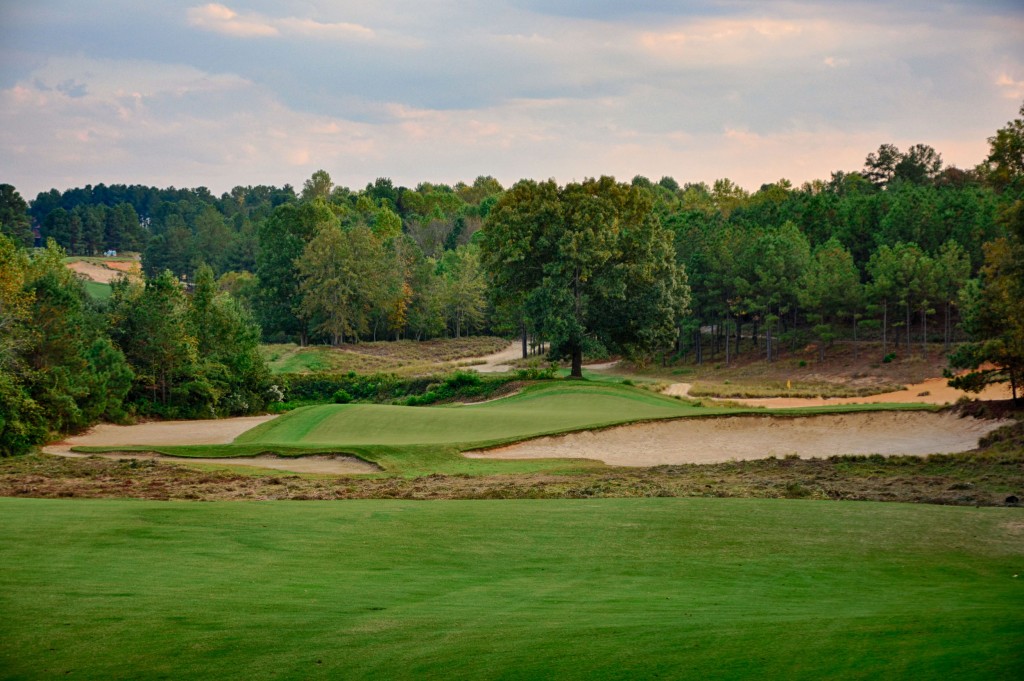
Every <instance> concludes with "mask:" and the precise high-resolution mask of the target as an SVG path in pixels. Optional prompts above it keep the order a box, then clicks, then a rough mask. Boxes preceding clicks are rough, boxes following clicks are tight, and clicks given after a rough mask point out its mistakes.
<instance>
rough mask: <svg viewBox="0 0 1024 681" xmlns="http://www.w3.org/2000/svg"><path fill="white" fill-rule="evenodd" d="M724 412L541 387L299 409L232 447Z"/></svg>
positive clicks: (605, 390) (452, 435)
mask: <svg viewBox="0 0 1024 681" xmlns="http://www.w3.org/2000/svg"><path fill="white" fill-rule="evenodd" d="M728 411H729V410H727V409H711V408H702V407H693V406H690V405H687V404H685V403H682V402H680V401H678V400H674V399H671V398H666V397H662V396H660V395H655V394H652V393H649V392H644V391H641V390H637V389H635V388H629V387H620V386H614V385H570V386H543V387H542V388H540V389H534V390H530V391H527V392H524V393H522V394H520V395H516V396H513V397H509V398H506V399H502V400H497V401H494V402H488V403H484V404H478V405H461V406H448V407H398V406H390V405H379V404H345V405H340V404H330V405H320V406H314V407H304V408H301V409H296V410H295V411H292V412H290V413H288V414H285V415H284V416H282V417H280V418H277V419H274V420H273V421H269V422H267V423H264V424H261V425H259V426H257V427H256V428H253V429H252V430H250V431H247V432H245V433H243V434H242V435H240V436H239V437H238V438H237V439H236V440H235V443H236V444H240V445H241V444H245V445H255V444H258V445H263V446H268V447H271V446H282V445H287V446H292V447H296V446H297V447H344V446H358V445H379V446H396V445H456V446H459V445H461V446H466V445H468V444H471V443H478V444H479V443H491V442H500V441H508V440H516V439H523V438H528V437H535V436H538V435H545V434H549V433H559V432H565V431H568V430H579V429H582V428H597V427H601V426H607V425H613V424H618V423H628V422H632V421H643V420H649V419H664V418H674V417H680V416H692V415H695V414H715V413H727V412H728Z"/></svg>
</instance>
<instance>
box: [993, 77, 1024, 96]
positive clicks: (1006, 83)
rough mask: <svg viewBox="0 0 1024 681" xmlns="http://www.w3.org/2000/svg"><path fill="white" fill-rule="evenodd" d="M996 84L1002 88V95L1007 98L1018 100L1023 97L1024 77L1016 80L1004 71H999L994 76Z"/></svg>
mask: <svg viewBox="0 0 1024 681" xmlns="http://www.w3.org/2000/svg"><path fill="white" fill-rule="evenodd" d="M996 85H997V86H998V87H999V88H1001V89H1002V92H1003V96H1004V97H1006V98H1007V99H1013V100H1019V99H1021V98H1024V79H1022V80H1017V79H1015V78H1013V77H1012V76H1010V75H1009V74H1006V73H1000V74H999V77H998V78H996Z"/></svg>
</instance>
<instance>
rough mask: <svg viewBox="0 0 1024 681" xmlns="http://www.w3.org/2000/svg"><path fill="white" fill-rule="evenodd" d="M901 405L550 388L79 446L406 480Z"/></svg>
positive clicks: (548, 465) (319, 409)
mask: <svg viewBox="0 0 1024 681" xmlns="http://www.w3.org/2000/svg"><path fill="white" fill-rule="evenodd" d="M893 408H908V409H921V408H926V409H927V408H931V407H928V406H926V405H870V404H869V405H837V406H835V407H813V408H807V409H787V410H775V411H772V410H765V409H758V408H735V407H723V406H714V407H705V406H694V405H693V404H691V403H689V402H687V401H681V400H677V399H674V398H671V397H665V396H663V395H659V394H655V393H652V392H649V391H646V390H642V389H639V388H634V387H630V386H625V385H616V384H611V383H592V382H577V381H566V382H552V383H542V384H539V385H535V386H532V387H531V388H529V389H527V390H525V391H523V392H522V393H520V394H518V395H513V396H511V397H507V398H504V399H501V400H495V401H492V402H486V403H481V404H476V405H449V406H444V407H403V406H394V405H379V404H345V405H339V404H329V405H318V406H310V407H301V408H299V409H295V410H293V411H291V412H288V413H287V414H284V415H282V416H280V417H278V418H276V419H274V420H272V421H268V422H266V423H264V424H261V425H259V426H257V427H255V428H253V429H251V430H249V431H247V432H245V433H243V434H242V435H240V436H239V437H238V438H236V440H235V442H234V443H232V444H228V445H196V446H141V445H140V446H134V447H75V450H76V451H82V452H102V451H111V450H112V449H113V450H121V451H124V450H145V451H157V452H161V453H165V454H171V455H175V456H186V457H231V456H253V455H256V454H261V453H266V452H273V453H277V454H280V455H282V456H302V455H306V454H316V453H325V452H326V453H348V454H353V455H355V456H358V457H361V458H363V459H365V460H367V461H371V462H374V463H376V464H378V465H380V466H381V468H382V470H383V471H384V472H385V473H387V474H400V475H405V476H417V475H427V474H430V473H445V474H449V475H451V474H460V473H464V474H495V473H524V472H538V471H577V470H581V469H589V468H594V467H599V466H600V465H601V464H598V463H595V462H587V461H582V460H575V461H567V460H551V459H548V460H543V459H534V460H527V461H502V460H494V459H492V460H483V459H467V458H465V457H463V456H461V455H460V452H464V451H467V450H471V449H478V448H480V447H487V446H494V445H500V444H506V443H510V442H516V441H519V440H524V439H528V438H532V437H537V436H540V435H548V434H555V433H564V432H569V431H574V430H584V429H593V428H602V427H606V426H612V425H617V424H624V423H634V422H638V421H649V420H656V419H669V418H683V417H700V416H703V417H713V416H723V415H733V414H779V415H785V416H787V417H797V416H803V415H809V414H825V413H841V412H852V411H869V410H879V409H893Z"/></svg>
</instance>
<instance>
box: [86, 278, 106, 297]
mask: <svg viewBox="0 0 1024 681" xmlns="http://www.w3.org/2000/svg"><path fill="white" fill-rule="evenodd" d="M85 290H86V292H87V293H88V294H89V295H90V296H92V297H93V298H95V299H96V300H109V299H110V294H111V288H110V284H103V283H100V282H98V281H86V282H85Z"/></svg>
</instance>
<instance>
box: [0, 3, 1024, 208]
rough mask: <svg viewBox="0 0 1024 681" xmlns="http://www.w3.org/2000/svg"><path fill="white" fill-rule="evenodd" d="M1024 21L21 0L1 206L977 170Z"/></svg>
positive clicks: (745, 8)
mask: <svg viewBox="0 0 1024 681" xmlns="http://www.w3.org/2000/svg"><path fill="white" fill-rule="evenodd" d="M1022 36H1024V0H1001V1H1000V0H993V1H987V0H963V1H946V2H944V1H942V0H902V1H901V2H884V1H882V0H859V1H851V2H846V1H842V0H831V1H830V0H784V1H778V2H777V1H771V0H769V1H760V2H749V1H744V0H695V1H691V2H670V1H668V0H632V1H627V0H487V1H482V0H461V1H459V0H428V1H425V0H374V1H370V2H368V1H366V0H362V1H360V2H349V1H347V0H333V1H328V0H272V1H271V0H267V1H262V0H259V1H253V2H242V1H240V0H223V2H216V3H205V2H202V1H201V0H183V1H177V0H147V1H146V2H140V1H139V0H130V1H129V0H107V1H102V0H33V1H29V0H0V183H10V184H13V185H14V186H15V187H16V188H17V189H18V190H19V191H20V193H21V194H22V195H23V196H24V197H25V198H26V199H32V198H34V197H35V196H36V194H37V193H38V192H40V191H45V190H48V189H50V188H57V189H61V190H63V189H67V188H71V187H78V186H84V185H86V184H98V183H100V182H103V183H106V184H113V183H124V184H145V185H155V186H159V187H167V186H175V187H198V186H205V187H208V188H209V189H210V190H211V191H213V192H214V193H217V194H219V193H221V192H225V191H229V190H230V189H231V188H232V187H234V186H236V185H256V184H273V185H279V186H280V185H284V184H286V183H287V184H292V185H293V186H296V187H301V186H302V183H303V181H304V180H305V179H307V178H309V176H310V175H311V174H312V173H313V172H314V171H316V170H318V169H323V170H326V171H327V172H328V173H329V174H330V175H331V177H332V179H333V180H334V181H335V183H336V184H340V185H344V186H348V187H351V188H353V189H359V188H362V187H364V186H366V184H367V183H369V182H372V181H374V179H376V178H378V177H389V178H391V179H392V180H393V181H394V182H395V184H396V185H405V186H410V187H414V186H416V185H417V184H419V183H420V182H433V183H447V184H453V183H455V182H458V181H465V182H467V183H471V182H472V181H473V179H474V178H475V177H477V176H480V175H491V176H494V177H495V178H497V179H498V180H500V181H501V182H502V183H503V184H504V185H506V186H509V185H511V184H513V183H514V182H516V181H517V180H519V179H522V178H533V179H547V178H555V179H556V180H558V181H559V182H561V183H565V182H570V181H574V180H582V179H584V178H586V177H593V176H598V175H613V176H615V177H617V178H618V179H620V180H624V181H628V180H629V179H630V178H632V177H633V176H635V175H637V174H639V175H644V176H646V177H649V178H651V179H652V180H655V181H656V180H657V179H659V178H660V177H662V176H664V175H669V176H672V177H674V178H675V179H676V180H677V181H678V182H680V184H682V183H686V182H700V181H704V182H708V183H709V184H710V183H711V182H713V181H714V180H715V179H718V178H729V179H731V180H733V181H734V182H736V183H738V184H739V185H741V186H743V187H745V188H747V189H748V190H756V189H757V188H758V187H760V186H761V185H762V184H764V183H770V182H774V181H777V180H779V179H781V178H786V179H789V180H790V181H792V182H793V183H794V184H796V185H799V184H801V183H803V182H805V181H809V180H813V179H828V177H829V176H830V174H831V173H832V172H833V171H836V170H846V171H850V170H858V169H860V168H861V167H862V166H863V163H864V158H865V157H866V156H867V154H868V153H870V152H872V151H875V150H876V149H877V148H878V146H879V145H881V144H883V143H893V144H896V145H897V146H899V147H900V148H906V147H909V146H910V145H912V144H916V143H924V144H929V145H931V146H933V147H934V148H935V149H936V150H938V151H939V153H940V154H942V157H943V160H944V161H945V163H946V164H947V165H955V166H958V167H961V168H970V167H973V166H974V165H976V164H977V163H979V162H980V161H982V160H983V159H984V157H985V155H986V153H987V149H988V144H987V141H986V140H987V138H988V137H990V136H992V135H993V134H994V133H995V131H996V130H997V129H999V128H1000V127H1002V126H1003V125H1005V124H1006V122H1007V121H1009V120H1011V119H1013V118H1016V117H1017V115H1018V110H1019V109H1020V107H1021V104H1022V102H1024V38H1022Z"/></svg>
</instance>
